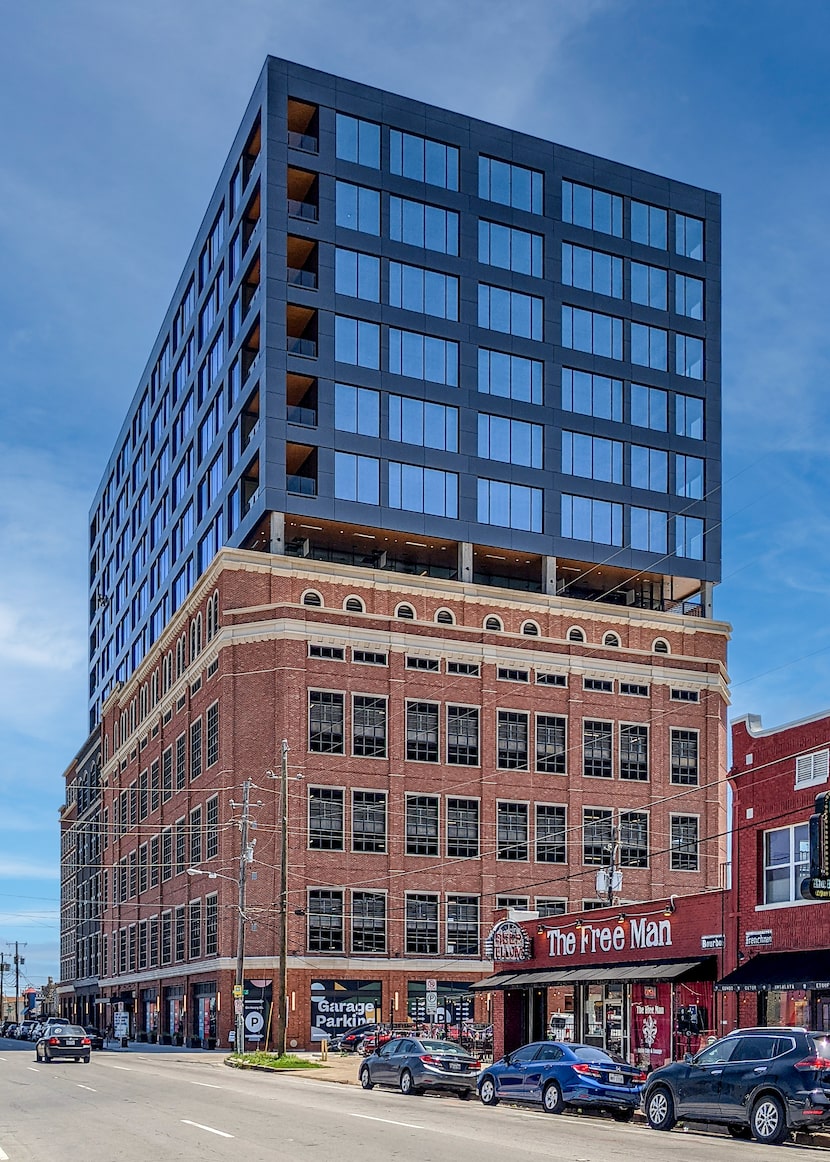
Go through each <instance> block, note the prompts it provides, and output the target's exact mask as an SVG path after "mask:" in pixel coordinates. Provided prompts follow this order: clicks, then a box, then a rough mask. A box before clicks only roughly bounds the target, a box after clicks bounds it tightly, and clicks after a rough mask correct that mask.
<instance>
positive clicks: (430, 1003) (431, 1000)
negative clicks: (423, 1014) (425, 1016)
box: [427, 990, 438, 1013]
mask: <svg viewBox="0 0 830 1162" xmlns="http://www.w3.org/2000/svg"><path fill="white" fill-rule="evenodd" d="M427 1012H428V1013H437V1012H438V993H436V992H430V991H429V990H427Z"/></svg>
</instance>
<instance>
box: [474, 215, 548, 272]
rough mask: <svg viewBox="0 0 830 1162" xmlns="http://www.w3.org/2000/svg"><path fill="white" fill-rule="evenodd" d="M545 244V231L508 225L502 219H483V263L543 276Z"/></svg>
mask: <svg viewBox="0 0 830 1162" xmlns="http://www.w3.org/2000/svg"><path fill="white" fill-rule="evenodd" d="M542 246H543V240H542V235H541V234H531V233H530V232H529V231H528V230H517V229H516V228H515V227H512V226H504V225H503V224H502V223H501V222H488V221H486V219H484V218H480V219H479V223H478V260H479V262H485V263H487V264H488V265H489V266H499V267H501V268H502V270H515V271H516V272H517V273H519V274H530V275H533V276H534V277H536V278H541V277H542V253H543V251H542Z"/></svg>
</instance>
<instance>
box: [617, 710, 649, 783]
mask: <svg viewBox="0 0 830 1162" xmlns="http://www.w3.org/2000/svg"><path fill="white" fill-rule="evenodd" d="M620 778H621V779H630V780H632V781H633V782H640V783H644V782H646V781H647V780H648V727H647V726H634V725H629V724H626V723H621V724H620Z"/></svg>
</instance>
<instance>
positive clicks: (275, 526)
mask: <svg viewBox="0 0 830 1162" xmlns="http://www.w3.org/2000/svg"><path fill="white" fill-rule="evenodd" d="M268 542H269V543H268V551H269V553H275V554H277V555H279V556H281V555H282V554H283V553H284V552H285V513H284V512H272V513H271V514H270V526H269V529H268Z"/></svg>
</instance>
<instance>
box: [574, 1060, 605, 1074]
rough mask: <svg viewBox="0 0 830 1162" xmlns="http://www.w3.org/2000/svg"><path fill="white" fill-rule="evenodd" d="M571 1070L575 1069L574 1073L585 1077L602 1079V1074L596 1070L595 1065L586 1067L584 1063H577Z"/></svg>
mask: <svg viewBox="0 0 830 1162" xmlns="http://www.w3.org/2000/svg"><path fill="white" fill-rule="evenodd" d="M571 1068H572V1069H573V1071H574V1073H581V1074H582V1075H583V1076H584V1077H602V1074H601V1073H600V1071H599V1070H598V1069H594V1067H593V1065H586V1064H585V1063H584V1062H582V1061H577V1063H576V1064H575V1065H572V1066H571Z"/></svg>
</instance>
